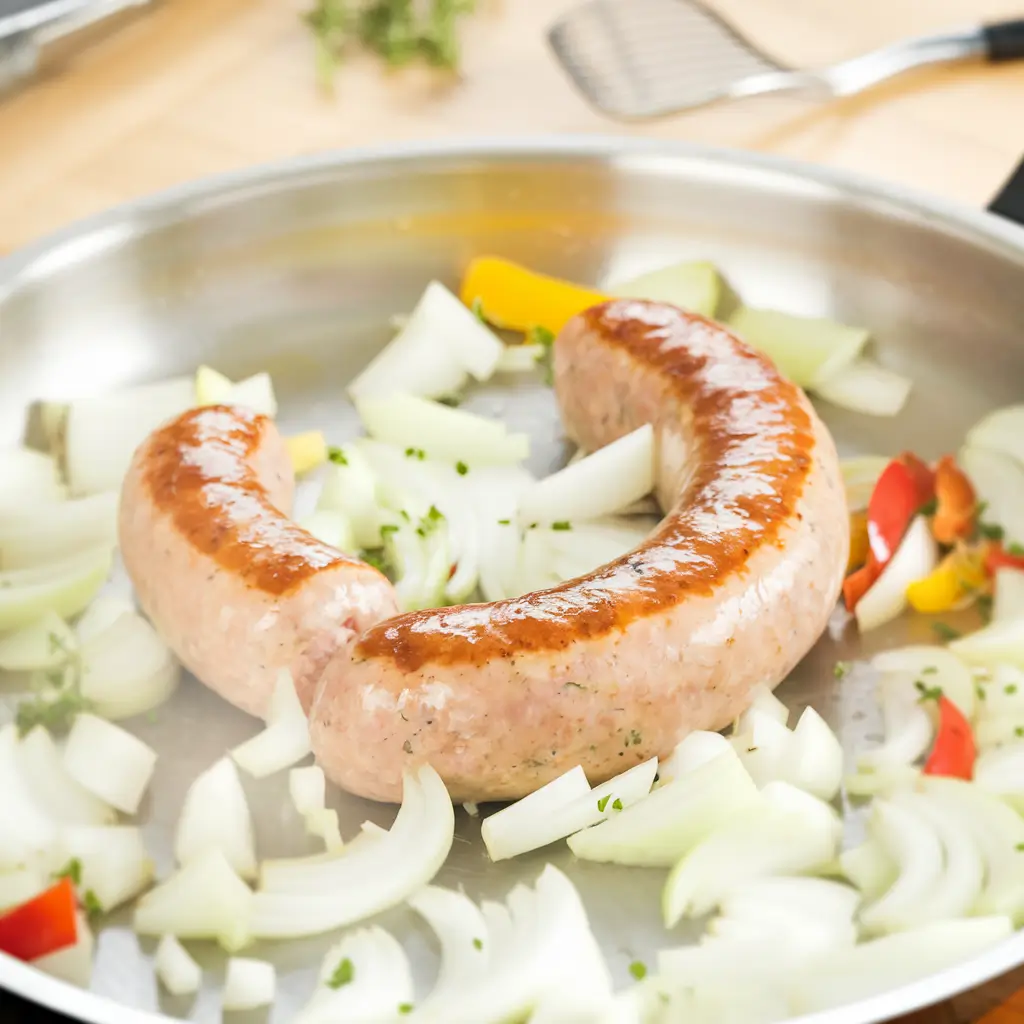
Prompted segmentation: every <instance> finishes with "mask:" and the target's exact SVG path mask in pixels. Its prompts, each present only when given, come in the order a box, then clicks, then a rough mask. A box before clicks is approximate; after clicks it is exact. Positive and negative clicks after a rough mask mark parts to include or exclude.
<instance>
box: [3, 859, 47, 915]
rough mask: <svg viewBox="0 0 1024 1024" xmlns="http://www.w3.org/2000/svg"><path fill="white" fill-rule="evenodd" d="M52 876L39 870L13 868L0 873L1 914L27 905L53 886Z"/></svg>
mask: <svg viewBox="0 0 1024 1024" xmlns="http://www.w3.org/2000/svg"><path fill="white" fill-rule="evenodd" d="M51 884H52V883H51V879H50V876H49V875H47V874H44V873H43V872H42V871H40V870H39V869H38V868H13V869H4V870H2V871H0V914H2V913H3V912H4V911H5V910H10V908H11V907H17V906H19V905H20V904H22V903H27V902H28V901H29V900H30V899H32V897H33V896H38V895H39V894H40V893H41V892H43V890H44V889H47V888H49V886H50V885H51Z"/></svg>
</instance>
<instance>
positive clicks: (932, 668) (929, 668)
mask: <svg viewBox="0 0 1024 1024" xmlns="http://www.w3.org/2000/svg"><path fill="white" fill-rule="evenodd" d="M938 671H939V669H938V667H937V666H936V665H925V667H924V668H923V669H921V675H923V676H933V675H935V674H936V673H937V672H938Z"/></svg>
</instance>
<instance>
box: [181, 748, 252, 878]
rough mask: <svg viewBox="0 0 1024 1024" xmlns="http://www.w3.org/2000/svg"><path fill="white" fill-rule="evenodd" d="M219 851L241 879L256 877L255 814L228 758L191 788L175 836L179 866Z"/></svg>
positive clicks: (204, 774) (208, 770)
mask: <svg viewBox="0 0 1024 1024" xmlns="http://www.w3.org/2000/svg"><path fill="white" fill-rule="evenodd" d="M210 850H219V851H220V852H221V853H222V854H224V858H225V860H227V862H228V863H229V864H230V865H231V868H232V870H233V871H234V872H235V873H236V874H238V875H240V876H241V877H242V878H255V877H256V839H255V836H254V833H253V826H252V815H251V814H250V812H249V804H248V803H247V802H246V799H245V790H243V789H242V783H241V781H240V780H239V778H238V771H237V769H236V768H235V765H234V763H233V762H232V761H231V759H230V758H228V757H222V758H221V759H220V760H219V761H217V762H216V763H215V764H214V765H213V766H212V767H210V768H207V769H206V771H205V772H203V773H202V774H201V775H200V776H199V777H198V778H196V780H195V781H194V782H193V783H192V785H191V786H189V789H188V793H186V794H185V801H184V803H183V805H182V808H181V815H180V817H179V818H178V827H177V829H176V831H175V834H174V856H175V857H176V858H177V860H178V863H179V864H187V863H188V862H189V861H191V860H195V859H196V858H197V857H200V856H202V855H203V854H205V853H207V852H209V851H210Z"/></svg>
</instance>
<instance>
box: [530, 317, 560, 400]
mask: <svg viewBox="0 0 1024 1024" xmlns="http://www.w3.org/2000/svg"><path fill="white" fill-rule="evenodd" d="M526 343H527V344H528V345H542V346H543V347H544V353H543V355H542V356H541V357H540V359H539V360H538V361H537V365H538V366H539V367H540V370H541V376H542V377H543V379H544V383H545V384H547V385H549V386H550V385H552V384H554V383H555V336H554V334H552V332H551V331H549V330H548V329H547V328H546V327H540V326H539V325H538V326H536V327H531V328H530V329H529V330H528V331H527V332H526Z"/></svg>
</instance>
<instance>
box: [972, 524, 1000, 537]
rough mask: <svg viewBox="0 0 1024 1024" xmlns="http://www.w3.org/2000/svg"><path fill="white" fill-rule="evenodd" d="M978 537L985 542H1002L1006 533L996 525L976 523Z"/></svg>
mask: <svg viewBox="0 0 1024 1024" xmlns="http://www.w3.org/2000/svg"><path fill="white" fill-rule="evenodd" d="M978 536H979V537H983V538H984V539H985V540H1002V539H1003V537H1004V536H1006V531H1005V530H1004V529H1003V528H1002V527H1001V526H999V525H998V524H996V523H978Z"/></svg>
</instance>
